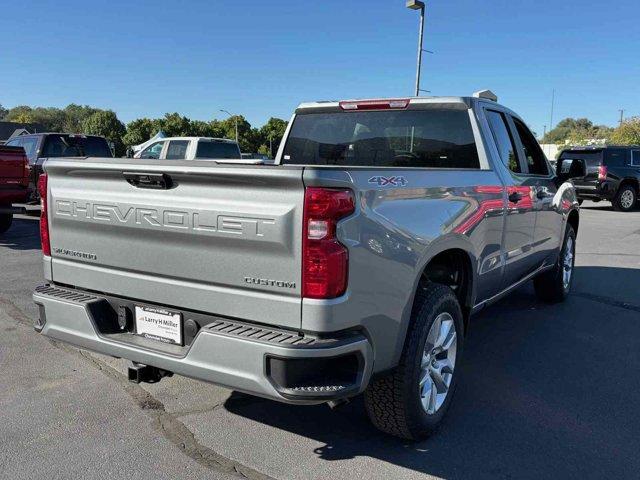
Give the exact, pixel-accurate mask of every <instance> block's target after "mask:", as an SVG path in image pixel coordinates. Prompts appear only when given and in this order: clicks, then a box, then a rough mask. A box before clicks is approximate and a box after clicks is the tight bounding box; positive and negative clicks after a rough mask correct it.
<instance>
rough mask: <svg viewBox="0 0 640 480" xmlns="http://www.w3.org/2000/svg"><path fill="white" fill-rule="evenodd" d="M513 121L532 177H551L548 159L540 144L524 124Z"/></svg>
mask: <svg viewBox="0 0 640 480" xmlns="http://www.w3.org/2000/svg"><path fill="white" fill-rule="evenodd" d="M512 119H513V123H514V124H515V125H516V130H517V132H518V136H519V137H520V143H522V148H523V150H524V152H523V153H524V159H525V161H526V162H527V169H528V170H529V173H530V174H531V175H549V169H548V167H547V159H546V158H545V156H544V153H543V152H542V149H541V148H540V144H539V143H538V141H537V140H536V139H535V137H534V136H533V134H532V133H531V131H530V130H529V129H528V128H527V126H526V125H525V124H524V123H522V122H521V121H520V120H518V119H517V118H513V117H512Z"/></svg>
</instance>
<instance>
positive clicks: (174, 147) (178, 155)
mask: <svg viewBox="0 0 640 480" xmlns="http://www.w3.org/2000/svg"><path fill="white" fill-rule="evenodd" d="M188 146H189V140H172V141H170V142H169V148H167V157H166V158H167V160H184V159H185V158H187V147H188Z"/></svg>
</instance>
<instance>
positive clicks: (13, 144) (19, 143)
mask: <svg viewBox="0 0 640 480" xmlns="http://www.w3.org/2000/svg"><path fill="white" fill-rule="evenodd" d="M6 145H7V147H21V146H22V138H20V137H18V138H14V139H12V140H9V141H8V142H7V143H6Z"/></svg>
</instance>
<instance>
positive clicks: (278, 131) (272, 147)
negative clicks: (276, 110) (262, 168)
mask: <svg viewBox="0 0 640 480" xmlns="http://www.w3.org/2000/svg"><path fill="white" fill-rule="evenodd" d="M286 129H287V122H286V121H285V120H282V119H280V118H275V117H271V118H270V119H269V120H268V121H267V123H265V124H264V125H263V126H262V127H261V128H260V130H259V136H260V147H259V149H258V153H267V154H268V155H269V157H271V158H273V157H274V155H275V152H276V151H277V150H278V146H279V145H280V141H281V140H282V137H284V132H285V130H286Z"/></svg>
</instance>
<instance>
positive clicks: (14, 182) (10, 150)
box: [0, 145, 30, 233]
mask: <svg viewBox="0 0 640 480" xmlns="http://www.w3.org/2000/svg"><path fill="white" fill-rule="evenodd" d="M29 173H30V170H29V162H28V160H27V156H26V155H25V153H24V149H22V148H20V147H8V146H6V145H0V233H4V232H6V231H7V230H9V228H11V224H12V223H13V215H14V214H16V213H25V209H24V208H23V207H16V206H14V205H13V204H15V203H25V202H26V201H27V198H28V196H29Z"/></svg>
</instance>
